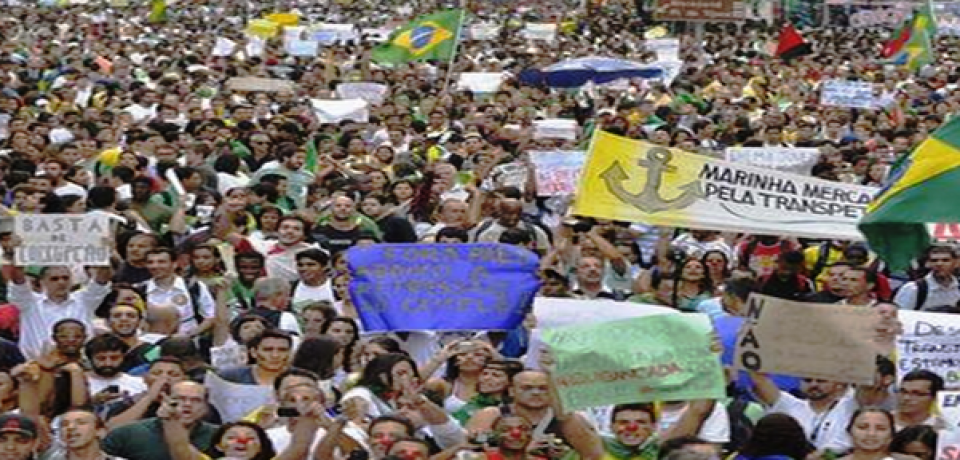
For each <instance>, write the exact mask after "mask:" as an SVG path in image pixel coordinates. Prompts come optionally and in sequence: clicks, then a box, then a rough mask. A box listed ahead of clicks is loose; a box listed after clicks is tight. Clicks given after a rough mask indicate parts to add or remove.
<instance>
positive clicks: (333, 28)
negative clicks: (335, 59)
mask: <svg viewBox="0 0 960 460" xmlns="http://www.w3.org/2000/svg"><path fill="white" fill-rule="evenodd" d="M312 35H313V39H314V40H317V41H320V42H321V43H323V44H324V45H332V44H335V43H337V42H339V43H345V42H347V41H349V40H357V39H359V38H360V35H359V34H358V33H357V28H356V26H354V25H353V24H337V23H330V22H324V23H320V24H317V25H315V26H313V28H312Z"/></svg>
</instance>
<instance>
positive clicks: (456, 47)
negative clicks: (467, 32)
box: [443, 8, 467, 93]
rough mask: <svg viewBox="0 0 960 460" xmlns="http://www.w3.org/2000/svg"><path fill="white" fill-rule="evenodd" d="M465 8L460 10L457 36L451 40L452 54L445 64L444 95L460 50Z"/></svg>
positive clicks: (465, 14) (465, 13)
mask: <svg viewBox="0 0 960 460" xmlns="http://www.w3.org/2000/svg"><path fill="white" fill-rule="evenodd" d="M466 16H467V10H466V8H461V9H460V21H459V22H458V23H457V35H456V36H455V37H454V38H453V53H452V54H451V55H450V62H449V63H448V64H447V76H446V78H445V79H444V80H445V81H444V82H443V92H444V93H446V92H447V89H448V88H449V87H450V79H451V78H453V63H454V62H455V61H456V60H457V51H459V49H460V34H461V33H462V31H463V23H464V21H466V19H467V17H466Z"/></svg>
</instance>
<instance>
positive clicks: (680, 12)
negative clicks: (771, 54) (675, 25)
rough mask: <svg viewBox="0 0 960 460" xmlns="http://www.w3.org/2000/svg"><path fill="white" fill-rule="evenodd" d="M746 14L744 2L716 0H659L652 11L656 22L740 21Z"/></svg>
mask: <svg viewBox="0 0 960 460" xmlns="http://www.w3.org/2000/svg"><path fill="white" fill-rule="evenodd" d="M746 14H747V9H746V6H745V5H744V2H741V1H736V0H716V1H710V2H702V1H695V0H660V1H658V2H657V6H656V9H655V10H654V19H656V20H657V21H695V22H697V21H699V22H702V21H717V22H720V21H742V20H743V19H744V17H745V16H746Z"/></svg>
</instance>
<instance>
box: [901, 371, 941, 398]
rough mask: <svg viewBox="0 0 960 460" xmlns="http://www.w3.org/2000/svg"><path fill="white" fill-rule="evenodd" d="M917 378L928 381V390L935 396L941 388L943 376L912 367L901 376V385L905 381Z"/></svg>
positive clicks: (912, 380)
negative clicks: (912, 368)
mask: <svg viewBox="0 0 960 460" xmlns="http://www.w3.org/2000/svg"><path fill="white" fill-rule="evenodd" d="M917 380H926V381H928V382H930V392H931V393H933V396H934V397H936V396H937V393H939V392H940V391H941V390H943V377H940V376H939V375H937V374H935V373H933V372H930V371H928V370H926V369H914V370H912V371H910V372H907V375H904V376H903V379H902V380H901V381H900V385H901V386H902V385H903V384H904V383H907V382H914V381H917Z"/></svg>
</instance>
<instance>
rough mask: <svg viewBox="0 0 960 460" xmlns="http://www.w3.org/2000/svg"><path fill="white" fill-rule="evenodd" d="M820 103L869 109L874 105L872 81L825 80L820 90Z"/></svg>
mask: <svg viewBox="0 0 960 460" xmlns="http://www.w3.org/2000/svg"><path fill="white" fill-rule="evenodd" d="M820 104H821V105H830V106H836V107H851V108H859V109H871V108H874V107H876V101H875V98H874V89H873V83H869V82H865V81H846V80H827V81H825V82H823V87H822V88H821V90H820Z"/></svg>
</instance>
